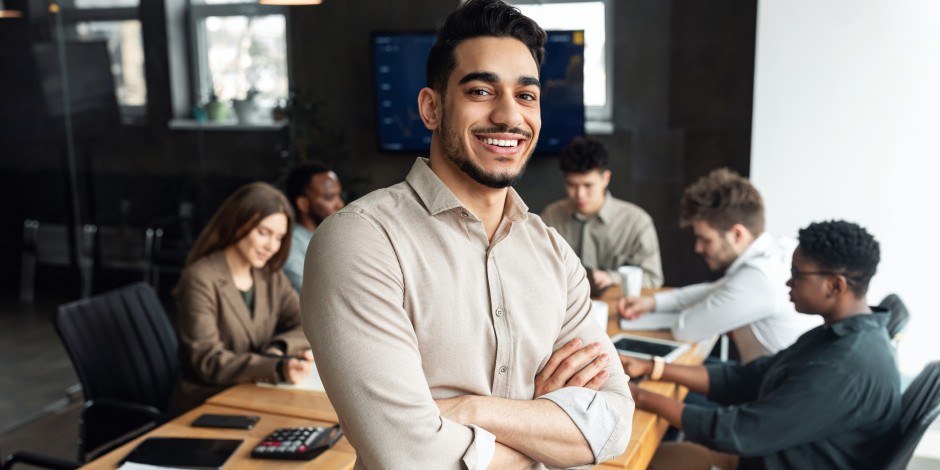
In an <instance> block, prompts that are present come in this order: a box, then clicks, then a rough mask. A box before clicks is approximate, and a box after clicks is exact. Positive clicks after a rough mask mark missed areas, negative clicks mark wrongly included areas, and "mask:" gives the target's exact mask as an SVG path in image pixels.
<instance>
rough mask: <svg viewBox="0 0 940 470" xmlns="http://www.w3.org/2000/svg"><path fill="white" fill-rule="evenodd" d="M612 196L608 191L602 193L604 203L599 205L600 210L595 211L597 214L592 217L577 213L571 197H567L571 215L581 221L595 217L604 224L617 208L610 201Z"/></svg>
mask: <svg viewBox="0 0 940 470" xmlns="http://www.w3.org/2000/svg"><path fill="white" fill-rule="evenodd" d="M612 197H613V196H611V195H610V191H607V192H606V193H604V204H602V205H601V210H599V211H597V215H595V216H594V217H585V216H583V215H581V214H579V213H578V211H577V210H575V208H574V203H572V202H571V199H569V200H568V206H569V207H570V208H571V216H572V217H574V218H575V219H577V220H579V221H581V222H585V221H588V220H591V219H597V220H599V221H601V223H605V224H606V223H607V222H608V221H609V220H611V218H612V217H613V216H614V215H615V214H616V213H617V210H616V209H614V207H613V204H611V203H610V200H611V198H612Z"/></svg>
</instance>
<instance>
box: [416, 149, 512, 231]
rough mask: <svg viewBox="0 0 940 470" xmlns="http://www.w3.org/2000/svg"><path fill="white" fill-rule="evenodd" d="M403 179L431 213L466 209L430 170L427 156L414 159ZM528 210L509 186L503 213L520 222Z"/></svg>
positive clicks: (436, 213)
mask: <svg viewBox="0 0 940 470" xmlns="http://www.w3.org/2000/svg"><path fill="white" fill-rule="evenodd" d="M405 181H407V182H408V184H409V185H410V186H411V187H412V189H414V190H415V193H417V194H418V198H419V199H421V202H422V203H423V204H424V207H426V208H427V209H428V212H429V213H430V214H431V215H438V214H440V213H442V212H446V211H450V210H453V209H458V208H460V209H466V206H464V204H463V203H462V202H460V199H457V196H455V195H454V192H453V191H451V190H450V188H448V187H447V185H446V184H444V182H443V181H441V179H440V178H438V177H437V175H435V174H434V172H433V171H431V166H430V163H429V160H428V159H427V158H422V157H419V158H418V159H417V160H415V163H414V165H412V166H411V171H410V172H408V176H407V177H406V178H405ZM468 211H469V210H468ZM528 211H529V207H528V206H526V205H525V203H524V202H523V201H522V198H521V197H519V193H517V192H516V190H515V189H513V188H509V192H508V193H507V195H506V206H505V208H504V209H503V214H504V215H505V216H506V217H508V218H509V220H511V221H513V222H522V221H524V220H526V219H527V218H528Z"/></svg>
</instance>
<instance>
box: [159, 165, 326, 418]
mask: <svg viewBox="0 0 940 470" xmlns="http://www.w3.org/2000/svg"><path fill="white" fill-rule="evenodd" d="M293 225H294V216H293V212H292V210H291V206H290V203H288V202H287V199H286V198H285V197H284V195H283V194H281V192H280V191H278V190H277V189H275V188H274V187H272V186H271V185H269V184H267V183H250V184H246V185H244V186H242V187H240V188H238V189H237V190H236V191H235V192H234V193H233V194H232V195H231V196H229V197H228V199H226V200H225V202H223V203H222V206H221V207H219V209H218V211H216V213H215V215H213V216H212V219H211V220H210V221H209V224H208V225H206V228H205V229H203V231H202V233H200V234H199V238H198V239H196V243H195V245H194V246H193V249H192V251H190V253H189V257H188V258H187V259H186V267H185V269H184V270H183V274H182V276H181V277H180V283H179V285H178V286H177V288H176V292H175V294H176V300H177V307H178V308H177V309H178V321H177V331H178V333H179V342H180V360H181V362H182V377H181V378H180V380H179V382H178V383H177V386H176V388H175V390H174V392H173V396H172V397H171V399H170V411H171V413H181V412H183V411H185V410H188V409H190V408H192V407H194V406H197V405H199V404H200V403H202V401H203V400H205V399H206V398H208V397H210V396H212V395H213V394H215V393H217V392H219V391H221V390H223V389H224V388H226V387H228V386H231V385H234V384H237V383H242V382H259V381H260V382H270V383H275V382H278V381H286V382H291V383H295V382H298V381H300V380H301V379H303V378H304V377H306V376H307V375H308V374H309V373H310V361H312V360H313V356H312V355H311V353H310V345H309V344H308V343H307V340H306V338H305V337H304V333H303V330H302V329H301V324H300V300H299V298H298V296H297V292H296V291H294V289H293V288H292V287H291V285H290V282H289V281H288V280H287V277H286V276H285V275H284V272H283V271H282V269H281V268H282V267H283V266H284V262H285V261H286V259H287V255H288V253H290V239H291V238H290V233H291V229H292V228H293ZM300 358H303V359H300Z"/></svg>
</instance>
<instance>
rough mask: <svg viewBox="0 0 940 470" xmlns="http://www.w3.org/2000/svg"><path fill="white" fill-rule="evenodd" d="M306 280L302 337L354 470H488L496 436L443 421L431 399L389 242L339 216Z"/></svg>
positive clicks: (319, 240) (320, 239)
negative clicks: (349, 446)
mask: <svg viewBox="0 0 940 470" xmlns="http://www.w3.org/2000/svg"><path fill="white" fill-rule="evenodd" d="M353 233H354V234H356V236H355V237H350V236H349V234H353ZM304 277H305V278H306V282H305V283H304V288H303V294H302V296H301V297H302V312H303V324H304V331H305V333H306V334H307V338H309V340H310V343H311V345H312V346H313V353H314V356H315V357H316V361H317V369H318V371H319V373H320V376H321V379H322V381H323V386H324V388H325V389H326V392H327V394H328V395H329V397H330V402H331V403H332V404H333V407H334V408H335V409H336V412H337V415H338V416H339V418H340V422H341V424H342V426H343V430H344V432H345V433H346V436H347V438H348V439H349V441H350V443H351V444H352V445H353V446H354V447H355V448H356V454H357V459H358V460H357V464H356V466H357V468H435V469H448V468H453V469H457V468H469V469H476V468H486V466H487V465H489V463H490V460H491V459H492V457H493V452H494V446H495V444H494V439H493V436H492V434H489V433H488V432H486V431H485V430H483V429H481V428H477V427H475V426H464V425H461V424H458V423H456V422H453V421H451V420H448V419H446V418H443V417H442V416H441V414H440V410H439V409H438V407H437V404H436V403H435V402H434V400H433V397H432V395H431V391H430V389H429V386H428V383H427V379H426V377H425V375H424V374H423V372H422V368H421V354H420V351H419V347H418V340H417V337H416V334H415V331H414V328H413V326H412V324H411V321H410V318H409V315H408V313H407V312H406V311H405V309H404V308H403V296H404V293H403V292H404V290H403V289H404V280H403V275H402V272H401V267H400V265H399V263H398V260H397V259H396V256H395V252H394V249H393V248H392V246H391V244H390V242H389V240H388V239H387V238H386V237H385V234H384V233H383V232H382V231H381V230H380V229H378V228H377V227H376V226H374V225H373V224H372V223H371V222H370V221H369V220H368V219H367V218H366V217H365V216H363V215H361V214H359V213H356V212H351V211H346V212H340V213H337V214H334V215H333V216H332V217H330V218H329V219H328V220H327V221H325V222H324V223H323V224H322V225H321V226H320V228H319V229H318V231H317V236H316V237H314V238H313V242H312V243H311V245H310V248H309V250H308V252H307V261H306V263H305V273H304Z"/></svg>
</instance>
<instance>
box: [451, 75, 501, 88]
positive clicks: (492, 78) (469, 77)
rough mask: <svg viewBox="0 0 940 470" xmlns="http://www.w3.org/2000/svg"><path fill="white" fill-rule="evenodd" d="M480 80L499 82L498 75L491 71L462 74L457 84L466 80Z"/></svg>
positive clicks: (491, 82)
mask: <svg viewBox="0 0 940 470" xmlns="http://www.w3.org/2000/svg"><path fill="white" fill-rule="evenodd" d="M477 80H479V81H481V82H486V83H489V84H494V83H499V75H496V74H495V73H493V72H470V73H468V74H466V75H464V76H463V78H461V79H460V82H459V83H458V85H463V84H464V83H467V82H473V81H477Z"/></svg>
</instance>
